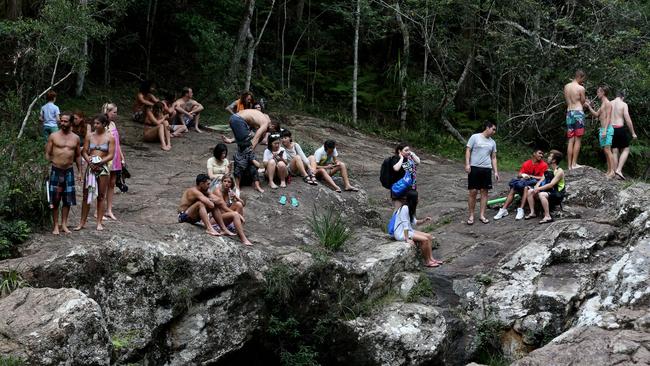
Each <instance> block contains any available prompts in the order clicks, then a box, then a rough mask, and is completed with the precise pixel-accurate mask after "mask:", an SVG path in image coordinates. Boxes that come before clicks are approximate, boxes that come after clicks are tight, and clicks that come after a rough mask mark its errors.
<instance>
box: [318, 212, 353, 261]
mask: <svg viewBox="0 0 650 366" xmlns="http://www.w3.org/2000/svg"><path fill="white" fill-rule="evenodd" d="M309 227H310V228H311V230H312V231H313V232H314V234H315V235H316V237H317V238H318V240H319V242H320V243H321V245H323V246H324V247H325V248H327V249H328V250H331V251H338V250H339V249H341V247H342V246H343V245H344V244H345V243H346V242H347V241H348V240H350V239H351V238H352V236H353V232H352V231H351V230H350V228H348V226H347V225H346V223H345V221H344V220H343V218H342V217H341V213H339V212H337V211H336V210H335V209H334V208H333V207H328V208H325V209H324V212H323V211H319V210H317V209H314V210H313V211H312V215H311V218H310V219H309Z"/></svg>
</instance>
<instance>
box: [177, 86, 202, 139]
mask: <svg viewBox="0 0 650 366" xmlns="http://www.w3.org/2000/svg"><path fill="white" fill-rule="evenodd" d="M193 97H194V92H193V91H192V88H188V87H185V88H183V90H182V91H181V97H180V98H179V99H177V100H176V101H175V102H174V104H173V107H174V110H175V111H176V118H177V121H176V122H177V123H175V124H184V125H185V126H187V128H190V127H192V126H194V130H195V131H196V132H198V133H201V130H200V129H199V119H200V118H201V111H203V105H202V104H201V103H199V102H197V101H196V100H194V99H193Z"/></svg>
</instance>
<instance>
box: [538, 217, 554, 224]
mask: <svg viewBox="0 0 650 366" xmlns="http://www.w3.org/2000/svg"><path fill="white" fill-rule="evenodd" d="M550 222H553V218H552V217H551V218H550V219H542V220H541V221H540V222H539V223H540V224H548V223H550Z"/></svg>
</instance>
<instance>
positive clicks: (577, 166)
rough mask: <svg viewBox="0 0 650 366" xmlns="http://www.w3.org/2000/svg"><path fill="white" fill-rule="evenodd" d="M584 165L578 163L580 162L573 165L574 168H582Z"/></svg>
mask: <svg viewBox="0 0 650 366" xmlns="http://www.w3.org/2000/svg"><path fill="white" fill-rule="evenodd" d="M582 167H583V166H582V165H578V164H576V165H574V166H573V169H580V168H582Z"/></svg>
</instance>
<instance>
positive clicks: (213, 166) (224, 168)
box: [208, 143, 232, 193]
mask: <svg viewBox="0 0 650 366" xmlns="http://www.w3.org/2000/svg"><path fill="white" fill-rule="evenodd" d="M212 155H213V156H212V157H211V158H210V159H208V176H209V177H210V179H212V181H211V182H210V188H209V189H208V192H210V193H212V192H214V191H215V190H216V189H217V186H218V185H219V183H221V179H222V178H223V177H224V176H225V175H228V174H230V166H229V164H230V162H229V161H228V159H227V158H226V156H228V147H227V146H226V145H225V144H221V143H220V144H217V145H216V146H215V147H214V149H213V150H212ZM231 183H232V182H231Z"/></svg>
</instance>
